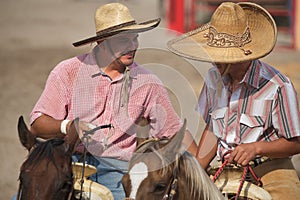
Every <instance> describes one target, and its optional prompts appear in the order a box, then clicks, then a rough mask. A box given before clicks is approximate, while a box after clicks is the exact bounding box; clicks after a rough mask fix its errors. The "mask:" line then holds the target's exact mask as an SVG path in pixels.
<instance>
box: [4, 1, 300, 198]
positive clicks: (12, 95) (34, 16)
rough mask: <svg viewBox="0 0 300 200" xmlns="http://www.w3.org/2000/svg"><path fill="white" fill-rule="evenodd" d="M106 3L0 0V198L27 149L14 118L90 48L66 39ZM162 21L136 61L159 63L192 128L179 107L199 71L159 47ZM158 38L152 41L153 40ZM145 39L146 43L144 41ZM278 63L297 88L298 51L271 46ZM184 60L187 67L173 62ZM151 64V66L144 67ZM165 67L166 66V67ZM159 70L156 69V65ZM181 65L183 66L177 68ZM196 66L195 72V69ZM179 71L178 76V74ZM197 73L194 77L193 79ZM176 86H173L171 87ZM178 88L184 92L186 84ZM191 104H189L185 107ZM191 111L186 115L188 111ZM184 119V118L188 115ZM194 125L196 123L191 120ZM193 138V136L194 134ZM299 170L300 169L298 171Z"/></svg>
mask: <svg viewBox="0 0 300 200" xmlns="http://www.w3.org/2000/svg"><path fill="white" fill-rule="evenodd" d="M107 2H112V1H108V0H83V1H81V0H43V1H39V0H26V1H18V0H9V1H0V25H1V29H0V36H1V40H0V86H1V88H2V89H1V92H0V111H1V114H2V120H0V127H1V129H2V131H1V134H0V161H1V164H0V174H1V179H0V193H1V195H0V200H7V199H10V198H11V197H12V196H13V194H15V193H16V191H17V187H18V172H19V167H20V164H21V163H22V162H23V160H24V159H25V158H26V155H27V152H26V151H25V149H24V148H23V147H22V146H21V144H20V142H19V140H18V135H17V120H18V117H19V116H20V115H23V116H24V118H25V121H26V122H27V123H28V122H29V113H30V111H31V110H32V108H33V106H34V104H35V102H36V101H37V99H38V97H39V96H40V94H41V92H42V90H43V87H44V84H45V81H46V78H47V76H48V74H49V72H50V70H51V69H52V68H53V67H54V66H55V65H56V64H57V63H58V62H60V61H61V60H63V59H65V58H69V57H72V56H75V55H77V54H80V53H82V52H85V51H87V50H89V49H90V47H80V48H73V47H72V45H71V43H72V42H75V41H77V40H80V39H84V38H86V37H88V36H92V35H94V24H93V23H94V22H93V13H94V10H95V8H96V7H98V6H99V5H101V4H104V3H107ZM120 2H123V3H125V4H127V5H128V6H129V8H130V9H131V10H132V14H133V16H135V17H136V18H137V20H138V21H143V20H146V19H150V18H156V17H158V16H159V9H158V8H159V3H158V0H156V1H149V0H127V1H126V0H123V1H120ZM164 24H165V23H164V21H162V23H161V25H160V27H161V29H159V31H158V32H157V33H155V34H157V35H155V36H149V35H147V36H146V38H147V40H145V44H144V45H145V46H144V47H150V48H152V49H155V50H154V52H152V53H150V54H148V55H147V56H146V54H145V53H147V52H148V50H145V49H144V50H143V51H141V53H140V54H139V55H138V57H137V60H138V61H139V62H141V63H142V64H145V66H148V64H150V63H152V62H154V63H156V64H157V63H159V64H161V65H162V66H164V69H166V70H162V71H159V70H158V69H157V68H153V70H154V72H157V73H158V75H159V76H160V77H161V78H162V79H163V81H164V82H165V83H166V84H167V85H168V89H169V90H170V91H171V93H173V94H174V95H175V96H176V97H177V99H175V101H176V103H177V104H178V105H179V106H181V110H180V111H179V112H181V116H183V117H186V116H187V118H190V119H191V121H192V122H191V123H190V126H191V127H192V128H191V129H193V130H194V129H197V126H198V124H201V122H198V121H196V122H195V121H193V119H195V117H194V113H192V112H193V111H191V112H188V110H185V109H182V108H184V107H185V106H186V104H187V105H189V106H190V105H193V104H190V101H189V100H191V102H192V103H195V101H196V99H195V98H196V96H197V94H198V92H199V89H200V86H201V84H200V83H201V74H202V72H201V71H199V69H198V68H197V69H196V71H195V69H194V68H193V67H191V64H189V63H187V62H186V61H182V60H180V59H178V58H175V57H173V55H170V54H168V53H167V52H166V51H165V50H164V48H163V47H161V46H160V45H161V43H162V41H165V40H166V38H167V37H169V36H170V35H168V34H165V35H164V36H161V35H159V34H160V33H162V32H164V31H165V30H164V29H163V27H164ZM158 38H160V40H159V42H158V43H157V44H155V42H157V41H158ZM147 42H148V43H147ZM265 60H267V61H268V62H269V63H271V64H273V65H274V66H276V67H278V69H280V70H281V71H282V72H284V73H285V74H287V75H288V76H289V77H290V78H291V79H292V81H294V83H295V87H296V90H297V91H298V92H299V93H300V73H299V72H300V69H299V66H298V63H299V61H300V53H299V52H296V51H293V50H287V49H281V48H276V49H275V51H274V52H273V53H272V54H271V55H269V56H268V57H267V58H265ZM183 65H188V67H187V68H184V67H182V68H181V69H180V68H176V67H175V68H176V70H174V66H177V67H178V66H183ZM149 68H151V67H149ZM170 68H171V70H170ZM160 69H161V68H160ZM183 69H184V70H183ZM197 70H198V71H197ZM170 73H174V76H177V75H179V76H178V77H180V78H183V79H184V81H186V83H187V85H188V87H190V90H188V91H189V92H190V94H191V95H192V97H191V98H187V97H186V96H185V94H182V93H180V91H182V90H180V89H178V87H179V85H181V87H182V86H184V84H177V83H178V82H177V81H178V79H176V78H173V77H174V76H170ZM182 75H183V76H182ZM199 77H200V78H199ZM177 86H178V87H177ZM183 91H187V90H186V89H185V90H183ZM190 109H192V108H190ZM190 113H192V114H190ZM188 120H189V119H188ZM195 124H196V125H195ZM195 137H196V138H199V135H197V136H195ZM294 163H295V165H296V167H298V169H299V167H300V164H299V163H300V156H296V157H295V158H294ZM299 171H300V170H299Z"/></svg>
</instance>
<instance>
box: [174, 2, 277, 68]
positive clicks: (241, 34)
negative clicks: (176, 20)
mask: <svg viewBox="0 0 300 200" xmlns="http://www.w3.org/2000/svg"><path fill="white" fill-rule="evenodd" d="M276 38H277V28H276V24H275V21H274V19H273V18H272V16H271V15H270V14H269V13H268V11H266V10H265V9H264V8H262V7H261V6H259V5H257V4H255V3H250V2H242V3H232V2H224V3H222V4H221V5H220V6H219V7H218V8H217V9H216V10H215V12H214V13H213V15H212V17H211V20H210V22H208V23H207V24H205V25H203V26H201V27H200V28H197V29H195V30H193V31H191V32H188V33H186V34H184V35H182V36H180V37H178V38H175V39H173V40H170V41H169V42H168V48H169V50H170V51H172V52H173V53H175V54H178V55H180V56H183V57H186V58H190V59H193V60H200V61H204V62H212V63H213V62H214V63H238V62H243V61H249V60H254V59H257V58H261V57H263V56H265V55H267V54H269V53H270V52H271V51H272V49H273V48H274V46H275V43H276Z"/></svg>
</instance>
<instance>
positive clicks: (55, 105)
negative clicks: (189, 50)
mask: <svg viewBox="0 0 300 200" xmlns="http://www.w3.org/2000/svg"><path fill="white" fill-rule="evenodd" d="M129 69H130V79H129V80H130V81H129V100H128V104H127V106H125V105H124V100H123V99H124V98H122V97H123V96H122V94H123V93H122V87H123V86H124V84H123V83H124V81H123V79H124V76H123V75H120V77H118V78H117V79H115V80H113V81H112V80H111V79H110V78H109V77H107V76H105V75H103V74H100V73H99V72H100V70H99V67H98V66H97V64H96V61H95V57H94V54H93V53H89V54H85V55H81V56H78V57H74V58H71V59H69V60H65V61H63V62H61V63H59V64H58V65H57V66H56V67H55V68H54V69H53V70H52V71H51V73H50V75H49V77H48V80H47V83H46V86H45V89H44V91H43V93H42V95H41V97H40V98H39V100H38V102H37V103H36V105H35V107H34V109H33V111H32V113H31V123H33V122H34V120H35V119H37V118H38V117H39V116H41V115H42V114H45V115H49V116H51V117H53V118H55V119H58V120H62V119H70V120H72V119H74V118H76V117H79V118H80V120H83V121H87V122H90V123H93V124H94V125H104V124H112V125H113V126H114V128H113V129H110V130H109V129H102V130H99V131H96V133H95V134H94V135H93V136H92V142H91V143H89V145H88V150H89V151H90V152H91V153H92V154H94V155H96V156H106V157H114V158H118V159H122V160H129V159H130V157H131V154H132V153H133V151H134V150H135V147H136V138H135V128H136V127H135V125H134V122H135V121H136V119H138V118H140V117H142V116H143V117H145V118H148V119H150V126H151V130H150V134H151V135H152V136H153V137H158V138H161V137H163V136H165V137H171V136H172V135H174V134H175V133H176V132H177V131H178V130H179V129H180V127H181V120H180V118H179V117H178V115H177V114H176V113H175V111H174V109H173V107H172V104H171V102H170V100H169V97H168V93H167V91H166V89H165V87H164V86H163V84H162V82H161V81H160V80H159V79H158V77H157V76H156V75H154V74H153V73H151V72H150V71H148V70H146V69H144V68H142V67H141V66H139V65H138V64H136V63H133V64H132V65H131V66H129ZM127 107H128V109H127ZM127 110H128V111H127Z"/></svg>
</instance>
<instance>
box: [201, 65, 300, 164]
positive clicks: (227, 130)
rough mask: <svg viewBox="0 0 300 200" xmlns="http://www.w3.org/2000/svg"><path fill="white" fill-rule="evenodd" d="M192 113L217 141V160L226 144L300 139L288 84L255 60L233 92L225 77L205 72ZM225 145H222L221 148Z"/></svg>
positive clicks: (294, 99) (213, 70) (299, 124)
mask: <svg viewBox="0 0 300 200" xmlns="http://www.w3.org/2000/svg"><path fill="white" fill-rule="evenodd" d="M196 110H197V111H198V112H200V114H201V115H202V116H203V118H204V120H205V122H206V123H207V124H209V125H210V126H212V130H213V132H214V134H215V135H216V136H217V137H218V138H219V144H218V147H219V148H218V158H219V159H221V157H222V156H223V155H224V153H225V152H226V151H228V147H226V144H227V145H229V146H230V145H233V146H234V145H235V144H241V143H250V142H255V141H274V140H276V139H278V138H281V137H284V138H293V137H296V136H300V121H299V106H298V99H297V94H296V91H295V89H294V86H293V85H292V83H291V81H290V80H289V79H288V78H287V77H285V76H284V75H282V74H281V73H280V72H278V71H277V70H276V69H274V68H273V67H271V66H269V65H267V64H266V63H263V62H261V61H259V60H255V61H253V62H252V63H251V66H250V67H249V69H248V71H247V72H246V74H245V76H244V78H243V80H242V81H241V82H240V83H239V85H238V87H237V88H236V90H235V91H230V83H229V77H228V76H225V77H223V78H221V76H220V73H219V72H218V69H217V68H215V67H213V68H211V69H210V70H209V73H208V76H207V78H206V82H205V85H204V86H203V88H202V91H201V94H200V96H199V100H198V105H197V108H196ZM224 143H225V145H224Z"/></svg>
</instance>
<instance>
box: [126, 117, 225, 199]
mask: <svg viewBox="0 0 300 200" xmlns="http://www.w3.org/2000/svg"><path fill="white" fill-rule="evenodd" d="M138 130H139V129H138ZM141 130H143V131H144V132H142V133H139V132H138V133H137V136H138V137H139V136H141V135H142V138H143V139H141V138H140V139H138V140H137V141H138V144H137V148H136V150H135V153H134V154H133V156H132V158H131V160H130V162H129V170H128V173H126V174H125V175H124V177H123V179H122V184H123V187H124V190H125V194H126V198H125V199H136V200H140V199H143V200H150V199H153V200H157V199H178V200H181V199H191V200H193V199H197V200H200V199H223V196H222V194H221V193H220V192H219V191H218V189H217V188H216V186H215V185H214V184H213V182H212V181H211V180H210V178H209V177H208V175H207V174H206V172H205V171H204V170H203V169H202V167H201V166H200V164H199V162H198V161H197V159H196V158H195V157H194V156H193V155H192V154H190V153H189V152H187V151H186V150H185V148H184V146H183V145H182V140H183V138H184V134H185V130H186V120H185V121H184V124H183V126H182V128H181V129H180V130H179V131H178V132H177V133H176V134H175V135H174V136H173V137H172V138H171V139H154V138H150V139H146V137H145V135H147V134H145V130H147V129H145V128H143V127H142V129H141Z"/></svg>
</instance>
